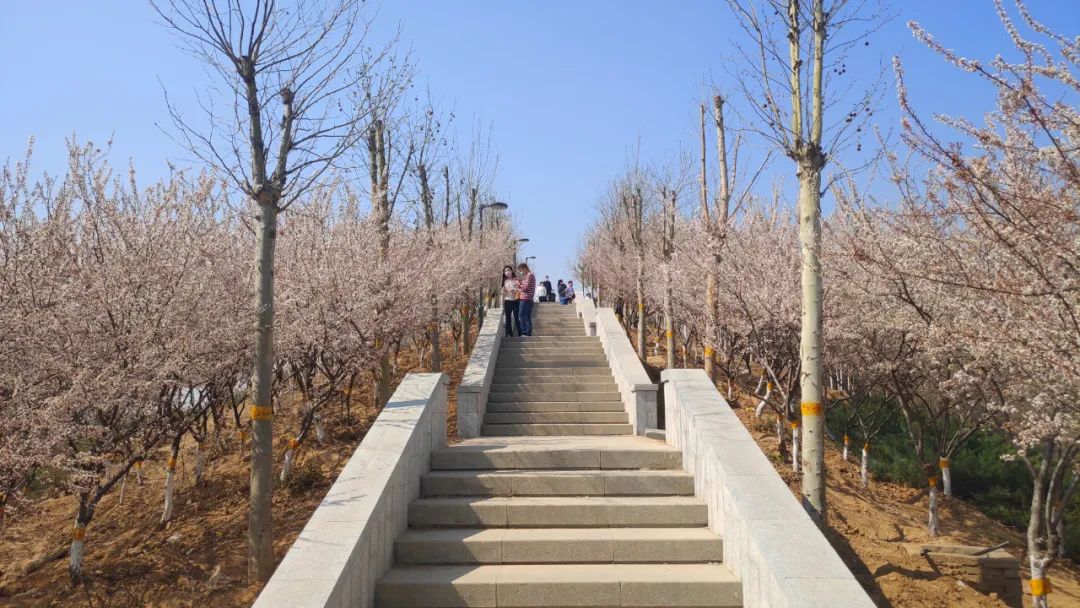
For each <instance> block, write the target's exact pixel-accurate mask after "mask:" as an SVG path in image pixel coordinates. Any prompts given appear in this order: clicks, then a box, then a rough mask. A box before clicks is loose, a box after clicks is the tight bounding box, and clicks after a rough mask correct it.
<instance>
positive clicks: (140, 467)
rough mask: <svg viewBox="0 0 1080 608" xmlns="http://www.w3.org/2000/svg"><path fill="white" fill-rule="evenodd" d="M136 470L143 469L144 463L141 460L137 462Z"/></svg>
mask: <svg viewBox="0 0 1080 608" xmlns="http://www.w3.org/2000/svg"><path fill="white" fill-rule="evenodd" d="M135 468H136V469H142V461H141V460H136V461H135Z"/></svg>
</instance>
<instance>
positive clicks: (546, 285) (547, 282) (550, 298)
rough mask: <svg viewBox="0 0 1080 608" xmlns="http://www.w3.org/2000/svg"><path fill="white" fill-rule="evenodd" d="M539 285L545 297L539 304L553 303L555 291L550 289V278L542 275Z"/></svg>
mask: <svg viewBox="0 0 1080 608" xmlns="http://www.w3.org/2000/svg"><path fill="white" fill-rule="evenodd" d="M540 284H541V285H543V286H544V294H545V296H546V297H545V298H543V299H542V300H540V301H541V302H554V301H555V290H553V289H552V288H551V278H550V277H548V276H547V275H544V280H543V281H541V282H540Z"/></svg>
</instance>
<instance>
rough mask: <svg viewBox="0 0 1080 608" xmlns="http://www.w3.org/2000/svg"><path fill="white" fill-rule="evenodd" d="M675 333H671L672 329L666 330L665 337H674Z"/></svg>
mask: <svg viewBox="0 0 1080 608" xmlns="http://www.w3.org/2000/svg"><path fill="white" fill-rule="evenodd" d="M674 335H675V334H673V333H671V330H670V329H669V330H667V331H665V332H664V337H665V338H670V337H672V336H674Z"/></svg>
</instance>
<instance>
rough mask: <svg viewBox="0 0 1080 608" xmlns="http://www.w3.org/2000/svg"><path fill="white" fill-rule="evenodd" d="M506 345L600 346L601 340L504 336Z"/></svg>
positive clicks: (585, 337)
mask: <svg viewBox="0 0 1080 608" xmlns="http://www.w3.org/2000/svg"><path fill="white" fill-rule="evenodd" d="M502 342H503V343H504V344H542V343H545V342H548V343H567V344H569V343H579V344H600V338H598V337H596V336H584V335H582V336H567V337H565V338H559V337H550V336H525V337H521V336H504V337H503V339H502Z"/></svg>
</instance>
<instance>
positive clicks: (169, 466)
mask: <svg viewBox="0 0 1080 608" xmlns="http://www.w3.org/2000/svg"><path fill="white" fill-rule="evenodd" d="M165 468H166V469H169V470H170V471H171V470H173V469H175V468H176V459H175V458H173V457H172V456H169V459H168V460H166V461H165Z"/></svg>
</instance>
